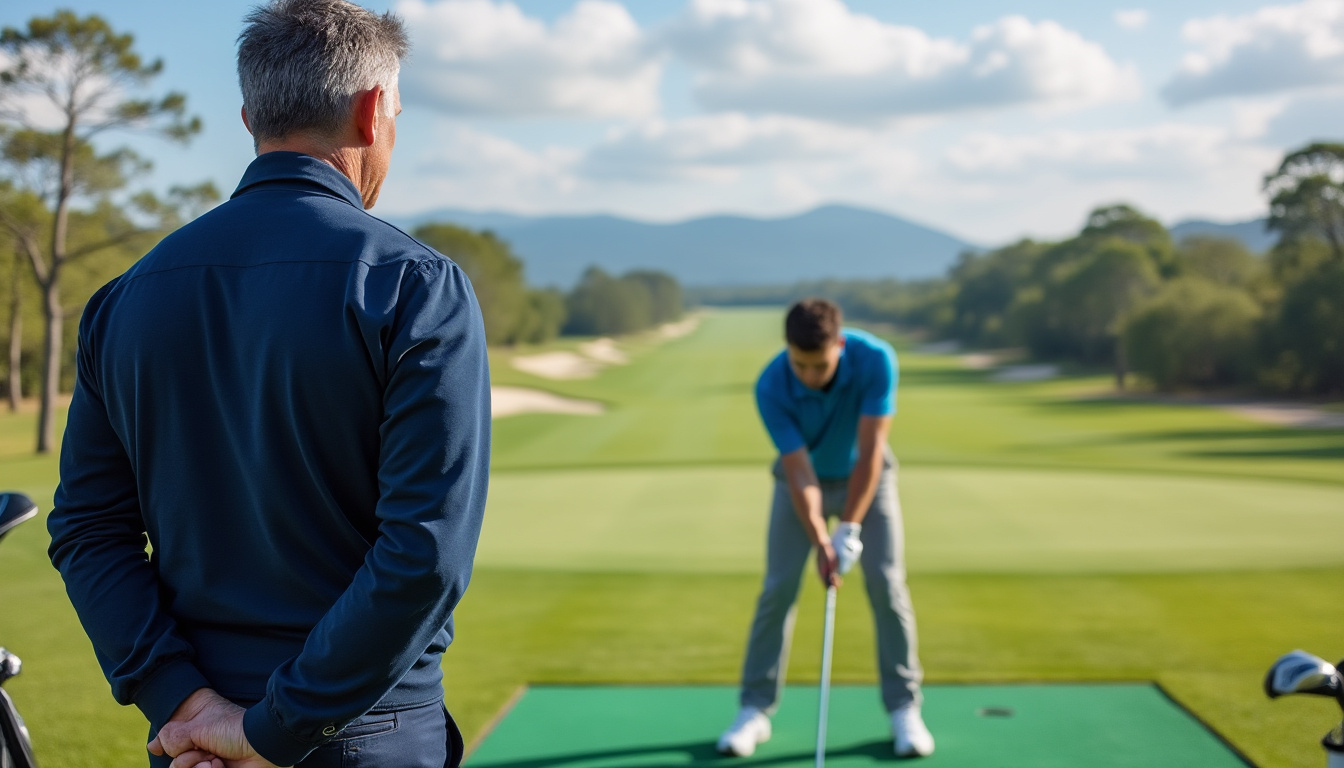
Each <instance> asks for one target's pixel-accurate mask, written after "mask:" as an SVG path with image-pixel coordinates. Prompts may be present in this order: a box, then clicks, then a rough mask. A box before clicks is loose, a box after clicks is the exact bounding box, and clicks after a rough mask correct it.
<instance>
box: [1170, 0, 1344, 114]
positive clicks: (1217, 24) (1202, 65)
mask: <svg viewBox="0 0 1344 768" xmlns="http://www.w3.org/2000/svg"><path fill="white" fill-rule="evenodd" d="M1181 35H1182V36H1183V37H1184V38H1185V40H1186V41H1187V42H1188V43H1190V44H1191V45H1192V46H1193V47H1194V48H1195V50H1194V51H1191V52H1190V53H1187V54H1186V56H1185V58H1184V60H1183V61H1182V62H1181V67H1180V70H1179V71H1178V72H1177V73H1176V75H1175V77H1173V78H1172V79H1171V81H1170V82H1168V83H1167V85H1166V87H1165V88H1163V90H1162V95H1163V96H1164V97H1165V98H1166V100H1167V101H1168V102H1170V103H1171V104H1174V105H1178V106H1179V105H1184V104H1190V103H1193V102H1197V101H1202V100H1205V99H1213V98H1218V97H1223V96H1244V95H1254V94H1267V93H1277V92H1283V91H1288V90H1291V89H1295V88H1301V87H1305V86H1315V85H1326V84H1342V83H1344V2H1340V0H1306V1H1305V2H1302V3H1298V4H1296V5H1272V6H1266V7H1264V8H1261V9H1259V10H1258V11H1256V12H1254V13H1252V14H1248V15H1245V16H1232V17H1229V16H1226V15H1219V16H1212V17H1209V18H1203V19H1192V20H1190V21H1187V22H1186V23H1185V24H1184V26H1183V27H1182V28H1181Z"/></svg>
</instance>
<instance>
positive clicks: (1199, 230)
mask: <svg viewBox="0 0 1344 768" xmlns="http://www.w3.org/2000/svg"><path fill="white" fill-rule="evenodd" d="M1265 222H1266V220H1265V219H1252V220H1250V221H1238V222H1235V223H1232V224H1219V223H1218V222H1216V221H1205V220H1203V219H1187V220H1186V221H1182V222H1181V223H1179V224H1177V225H1175V226H1173V227H1171V239H1172V240H1175V241H1176V242H1180V241H1181V239H1182V238H1185V237H1190V236H1191V235H1213V236H1215V237H1230V238H1232V239H1233V240H1240V241H1241V242H1242V244H1243V245H1245V246H1246V247H1247V248H1249V249H1251V250H1252V251H1254V252H1256V253H1264V252H1265V251H1268V250H1269V249H1270V248H1273V247H1274V244H1275V243H1277V242H1278V241H1279V236H1278V235H1277V234H1275V233H1273V232H1270V231H1269V230H1267V229H1265Z"/></svg>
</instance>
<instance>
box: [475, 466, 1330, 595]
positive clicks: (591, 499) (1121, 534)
mask: <svg viewBox="0 0 1344 768" xmlns="http://www.w3.org/2000/svg"><path fill="white" fill-rule="evenodd" d="M772 488H773V480H772V478H771V477H770V475H769V473H768V471H767V470H766V468H765V467H764V466H761V467H721V468H663V469H587V470H572V471H567V472H510V473H502V474H498V475H496V476H495V477H494V479H493V481H492V483H491V489H490V501H489V507H488V509H487V515H486V523H485V530H484V532H483V534H482V538H481V545H480V550H479V553H478V561H479V562H480V563H481V564H482V565H485V566H492V567H509V568H538V569H558V570H580V571H643V572H657V571H666V572H711V573H712V572H721V573H757V572H759V571H760V570H761V569H762V567H763V562H764V541H765V528H766V524H767V519H768V506H769V500H770V496H771V493H772ZM900 492H901V498H902V501H903V504H904V514H905V521H906V536H907V551H908V560H909V563H910V568H911V570H912V571H913V572H916V573H961V572H978V573H983V572H1001V573H1108V572H1183V571H1200V570H1231V569H1266V568H1293V567H1308V566H1332V565H1344V487H1336V486H1330V485H1319V484H1303V483H1288V482H1281V481H1264V480H1239V479H1222V478H1209V477H1172V476H1164V475H1156V476H1152V475H1137V474H1126V475H1118V474H1112V473H1089V472H1077V471H1049V470H1027V469H1018V470H1012V469H973V468H949V467H927V466H924V467H907V468H905V469H904V470H903V471H902V472H901V474H900Z"/></svg>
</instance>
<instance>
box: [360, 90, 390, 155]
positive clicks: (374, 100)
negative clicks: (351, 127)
mask: <svg viewBox="0 0 1344 768" xmlns="http://www.w3.org/2000/svg"><path fill="white" fill-rule="evenodd" d="M382 100H383V86H381V85H375V86H373V87H372V88H370V89H369V90H367V91H360V92H359V93H357V94H355V129H356V130H357V131H358V132H359V138H360V141H362V142H363V143H364V146H366V147H371V146H373V144H374V142H375V140H376V139H377V138H378V114H379V108H380V107H381V106H382Z"/></svg>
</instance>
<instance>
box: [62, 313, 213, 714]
mask: <svg viewBox="0 0 1344 768" xmlns="http://www.w3.org/2000/svg"><path fill="white" fill-rule="evenodd" d="M96 299H97V297H96V296H95V300H94V301H90V303H89V310H87V311H86V312H85V317H84V320H83V321H82V322H81V324H80V325H81V327H80V335H79V348H78V350H77V352H76V373H75V391H74V395H73V398H72V399H71V401H70V413H69V418H68V420H67V421H66V427H65V438H64V440H63V441H62V444H61V459H60V473H61V481H60V485H59V486H58V487H57V488H56V496H55V504H54V505H53V508H52V511H51V514H50V515H48V516H47V530H48V532H49V533H50V534H51V546H50V547H49V549H48V554H49V555H50V557H51V562H52V564H53V565H55V566H56V569H57V570H58V571H60V573H61V578H62V579H64V581H65V589H66V593H67V594H68V595H69V596H70V602H71V604H73V605H74V608H75V613H76V614H78V616H79V620H80V622H81V623H82V624H83V625H84V631H85V632H86V633H88V636H89V639H90V641H92V643H93V650H94V654H95V655H96V656H97V659H98V664H99V665H100V666H101V667H102V670H103V674H104V675H105V676H106V677H107V680H108V682H109V683H110V684H111V687H112V695H113V697H114V698H116V700H117V701H118V702H119V703H121V704H135V705H136V706H137V707H139V708H140V710H141V711H142V712H144V714H145V717H146V718H147V719H149V721H150V722H151V723H163V722H165V721H167V720H168V718H169V717H170V716H172V713H173V711H174V710H176V709H177V707H178V705H179V704H181V703H182V702H183V701H184V700H185V699H186V698H187V697H188V696H190V695H191V693H192V692H193V691H195V690H196V689H198V688H204V687H207V686H209V683H208V682H207V681H206V679H205V676H204V675H203V674H202V673H201V672H200V670H198V669H197V667H196V665H195V663H194V659H195V651H194V650H193V649H192V647H191V645H190V644H189V643H187V641H186V640H185V639H184V638H183V637H182V636H181V634H180V633H179V632H178V629H177V624H176V622H175V621H174V620H173V619H172V617H171V616H169V614H168V613H167V612H166V611H165V610H164V606H163V602H162V599H161V597H160V584H159V579H158V573H157V570H156V568H155V566H154V565H153V563H152V562H151V561H150V557H149V555H148V554H147V552H146V549H145V546H146V543H147V540H148V539H147V536H146V532H145V523H144V518H143V517H142V516H141V513H140V500H139V494H138V492H137V485H136V481H135V475H134V472H133V471H132V468H131V462H130V459H129V457H128V456H127V453H126V450H125V448H124V447H123V445H122V443H121V440H120V438H119V437H118V436H117V434H116V432H115V431H114V430H113V428H112V424H111V422H110V420H109V418H108V415H107V408H106V407H105V405H104V402H103V400H102V398H101V396H100V394H99V386H98V380H97V376H96V367H95V365H94V360H93V351H92V346H91V344H90V343H89V342H90V339H89V338H88V335H87V326H86V324H87V322H88V319H89V317H90V316H92V314H93V312H94V311H95V307H96V306H97V302H96Z"/></svg>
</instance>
